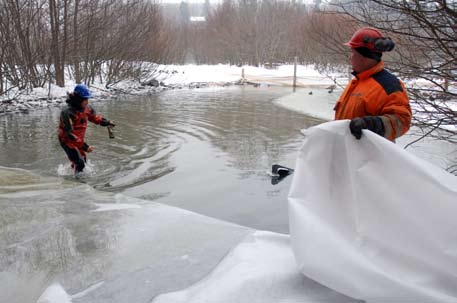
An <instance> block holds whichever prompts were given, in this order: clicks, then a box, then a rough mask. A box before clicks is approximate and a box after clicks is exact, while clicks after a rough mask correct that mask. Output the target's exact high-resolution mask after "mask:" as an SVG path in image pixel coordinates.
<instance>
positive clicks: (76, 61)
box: [73, 0, 81, 83]
mask: <svg viewBox="0 0 457 303" xmlns="http://www.w3.org/2000/svg"><path fill="white" fill-rule="evenodd" d="M78 13H79V0H75V11H74V16H73V66H74V68H75V81H76V83H81V70H80V67H79V47H78V46H79V45H78Z"/></svg>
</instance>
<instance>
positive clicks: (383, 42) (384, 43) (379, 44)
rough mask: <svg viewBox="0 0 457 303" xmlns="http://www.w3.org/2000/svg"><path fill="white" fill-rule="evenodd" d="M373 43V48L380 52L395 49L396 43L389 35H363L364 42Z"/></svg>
mask: <svg viewBox="0 0 457 303" xmlns="http://www.w3.org/2000/svg"><path fill="white" fill-rule="evenodd" d="M371 42H372V43H373V48H374V50H375V51H378V52H390V51H391V50H393V49H394V47H395V43H394V42H393V41H392V39H391V38H389V37H380V38H372V37H368V36H365V37H363V43H365V44H369V43H371Z"/></svg>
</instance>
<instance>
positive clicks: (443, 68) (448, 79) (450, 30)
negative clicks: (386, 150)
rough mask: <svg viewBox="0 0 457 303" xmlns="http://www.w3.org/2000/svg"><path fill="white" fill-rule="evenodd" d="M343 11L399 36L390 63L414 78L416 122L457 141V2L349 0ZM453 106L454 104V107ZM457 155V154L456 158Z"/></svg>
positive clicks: (426, 133) (429, 133)
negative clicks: (451, 86)
mask: <svg viewBox="0 0 457 303" xmlns="http://www.w3.org/2000/svg"><path fill="white" fill-rule="evenodd" d="M336 6H337V8H338V10H339V11H343V12H344V13H345V14H347V15H349V16H351V17H352V18H354V19H355V20H357V21H358V22H359V23H360V24H362V25H367V26H373V27H376V28H378V29H380V30H381V31H382V32H384V33H385V34H386V35H389V36H391V37H392V38H394V40H395V41H396V44H397V46H396V52H395V53H394V55H393V56H387V58H386V61H389V64H388V65H389V68H390V69H392V70H393V71H394V72H395V73H397V74H398V75H400V77H401V78H402V79H405V80H408V79H409V80H410V81H409V83H410V84H409V85H408V92H409V95H410V98H411V99H412V100H413V103H412V104H413V107H412V109H413V123H414V125H415V126H418V127H419V128H420V129H421V130H422V132H423V134H424V136H430V137H434V138H438V139H440V140H447V141H450V142H452V143H457V130H456V128H455V126H456V125H457V112H456V110H455V104H456V102H457V94H456V92H455V90H451V89H450V88H449V85H450V84H452V85H455V84H456V83H457V73H456V67H457V65H456V62H457V60H456V54H457V32H456V31H457V26H456V24H457V10H456V9H457V3H456V2H455V1H444V0H441V1H394V0H390V1H378V0H370V1H345V2H344V3H341V2H340V3H336ZM453 105H454V107H453ZM456 160H457V159H456Z"/></svg>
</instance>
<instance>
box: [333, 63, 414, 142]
mask: <svg viewBox="0 0 457 303" xmlns="http://www.w3.org/2000/svg"><path fill="white" fill-rule="evenodd" d="M334 110H335V120H343V119H353V118H357V117H364V116H379V117H380V118H381V119H382V122H383V124H384V129H385V134H384V137H386V138H388V139H389V140H392V141H393V140H395V138H398V137H400V136H401V135H403V134H404V133H406V132H407V131H408V129H409V127H410V125H411V117H412V114H411V108H410V106H409V99H408V94H407V93H406V89H405V86H404V85H403V83H402V82H401V81H400V80H399V79H397V77H395V76H394V75H392V74H391V73H389V72H388V71H387V70H385V69H384V62H382V61H380V62H379V63H378V64H376V65H375V66H373V67H372V68H370V69H369V70H366V71H364V72H361V73H359V74H357V75H355V78H354V79H352V80H351V83H349V84H348V86H347V87H346V89H345V90H344V92H343V94H342V95H341V97H340V99H339V100H338V102H337V103H336V105H335V108H334Z"/></svg>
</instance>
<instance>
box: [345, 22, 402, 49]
mask: <svg viewBox="0 0 457 303" xmlns="http://www.w3.org/2000/svg"><path fill="white" fill-rule="evenodd" d="M379 39H383V37H382V34H381V32H380V31H378V30H377V29H374V28H372V27H364V28H361V29H359V30H358V31H356V32H355V33H354V35H353V36H352V38H351V40H350V41H349V42H346V43H344V45H347V46H349V47H351V48H358V47H366V48H368V49H369V50H371V51H374V52H382V50H380V49H378V48H376V47H375V42H376V41H377V40H379ZM391 41H392V40H391ZM392 43H393V42H392ZM392 48H393V47H392Z"/></svg>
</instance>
